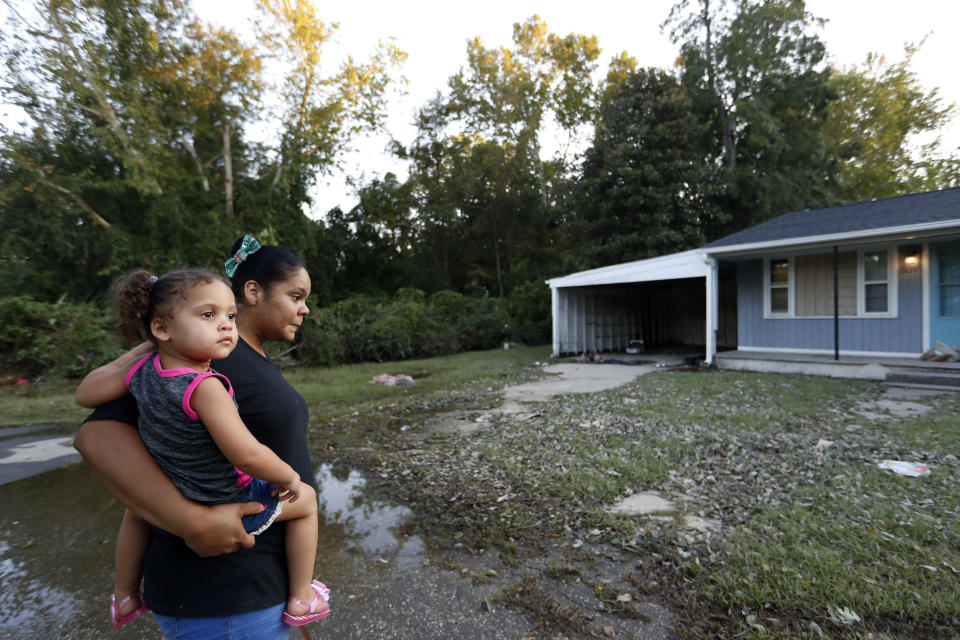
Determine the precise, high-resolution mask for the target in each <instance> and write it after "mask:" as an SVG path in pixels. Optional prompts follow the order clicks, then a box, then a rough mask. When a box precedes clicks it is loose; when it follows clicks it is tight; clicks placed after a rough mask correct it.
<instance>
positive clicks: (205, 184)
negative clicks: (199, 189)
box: [183, 136, 210, 191]
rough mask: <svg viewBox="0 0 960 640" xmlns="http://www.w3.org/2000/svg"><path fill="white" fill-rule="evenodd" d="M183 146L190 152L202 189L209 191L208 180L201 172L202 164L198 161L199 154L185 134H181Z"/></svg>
mask: <svg viewBox="0 0 960 640" xmlns="http://www.w3.org/2000/svg"><path fill="white" fill-rule="evenodd" d="M183 146H184V148H185V149H186V150H187V153H189V154H190V157H191V158H193V164H194V165H196V167H197V174H198V175H199V176H200V180H202V181H203V190H204V191H210V181H209V180H207V176H206V174H204V173H203V165H202V164H201V163H200V158H199V156H197V150H196V149H195V148H194V147H193V143H192V142H191V141H190V138H188V137H187V136H183Z"/></svg>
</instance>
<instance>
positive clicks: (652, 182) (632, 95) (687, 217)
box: [577, 69, 723, 268]
mask: <svg viewBox="0 0 960 640" xmlns="http://www.w3.org/2000/svg"><path fill="white" fill-rule="evenodd" d="M610 78H611V82H610V83H609V85H608V87H607V89H606V91H605V92H604V99H603V101H602V102H601V105H600V109H599V118H598V122H597V128H596V134H595V136H594V140H593V144H592V146H591V147H590V148H589V149H588V150H587V152H586V154H585V160H584V165H583V177H582V179H581V181H580V198H579V204H580V206H579V210H580V215H581V216H582V217H581V219H580V222H579V224H578V225H577V227H578V228H579V229H580V230H581V240H582V254H583V256H584V261H583V263H582V264H581V265H580V266H581V268H590V267H597V266H603V265H607V264H614V263H618V262H626V261H630V260H639V259H641V258H647V257H652V256H658V255H664V254H667V253H672V252H676V251H683V250H686V249H692V248H695V247H697V246H700V245H702V244H703V243H704V241H705V240H706V238H707V237H709V236H711V235H712V234H713V232H714V231H715V229H716V228H717V226H718V223H719V222H721V221H722V220H723V218H722V216H721V214H720V211H719V209H718V207H717V204H716V201H715V197H716V195H717V194H718V193H719V192H720V191H721V189H722V184H723V183H722V180H721V173H720V169H719V167H717V165H716V163H715V162H713V156H712V154H711V151H710V145H709V129H708V127H707V126H705V125H703V124H701V123H699V122H698V121H697V117H696V115H695V114H694V111H693V105H692V102H691V100H690V98H689V96H688V95H687V94H686V92H685V91H684V89H683V87H682V86H681V84H680V82H679V80H678V79H677V78H676V77H675V76H673V75H671V74H669V73H668V72H666V71H661V70H657V69H643V70H639V71H634V72H631V73H629V74H627V75H626V76H623V75H621V74H619V73H618V74H614V75H612V76H610Z"/></svg>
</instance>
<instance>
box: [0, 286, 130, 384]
mask: <svg viewBox="0 0 960 640" xmlns="http://www.w3.org/2000/svg"><path fill="white" fill-rule="evenodd" d="M118 346H119V345H118V343H117V341H116V340H115V339H114V338H113V337H112V336H111V335H110V333H109V332H108V331H107V328H106V320H105V317H104V313H103V312H102V311H101V310H100V309H99V308H97V307H96V306H95V305H93V304H71V303H60V304H51V303H47V302H38V301H36V300H34V299H32V298H30V297H29V296H16V297H11V298H4V299H2V300H0V359H2V362H3V365H4V368H6V369H10V370H13V371H15V372H17V374H18V375H24V376H29V377H36V376H42V377H45V378H46V377H50V378H64V377H66V378H73V377H78V376H82V375H85V374H86V373H87V372H89V371H90V370H91V369H94V368H96V367H98V366H100V365H101V364H104V363H105V362H108V361H109V360H110V359H111V358H112V357H114V356H115V355H116V352H117V350H118Z"/></svg>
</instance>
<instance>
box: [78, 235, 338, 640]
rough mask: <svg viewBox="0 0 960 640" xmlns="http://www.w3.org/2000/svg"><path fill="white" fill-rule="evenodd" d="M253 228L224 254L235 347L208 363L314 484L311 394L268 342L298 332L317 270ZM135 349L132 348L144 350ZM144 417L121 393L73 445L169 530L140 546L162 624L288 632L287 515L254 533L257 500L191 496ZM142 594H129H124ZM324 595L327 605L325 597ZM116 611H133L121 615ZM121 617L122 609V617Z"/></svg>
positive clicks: (105, 479)
mask: <svg viewBox="0 0 960 640" xmlns="http://www.w3.org/2000/svg"><path fill="white" fill-rule="evenodd" d="M248 239H249V236H246V237H245V238H244V239H243V240H238V241H237V242H235V243H234V246H233V247H232V248H231V251H230V255H231V256H234V257H232V258H231V259H230V260H229V261H228V264H227V270H228V273H230V274H231V279H230V283H231V284H230V287H231V289H232V291H233V294H234V296H235V299H236V305H237V316H236V330H237V333H238V334H239V337H238V339H237V341H236V346H235V348H234V349H233V350H232V352H230V353H229V355H227V356H226V357H225V358H223V359H220V360H214V361H213V362H212V363H211V364H212V367H213V369H214V370H215V371H216V372H218V373H219V374H222V375H223V376H224V377H225V378H226V379H227V380H229V383H230V384H231V385H232V389H233V393H234V400H235V401H236V405H237V409H238V411H239V416H240V418H241V419H242V421H243V424H245V425H246V428H247V429H248V430H249V432H250V434H251V435H252V436H253V437H254V438H255V439H256V440H257V441H259V443H261V444H263V445H265V446H266V447H267V448H269V449H270V450H271V451H272V452H273V453H274V454H276V456H277V457H279V459H280V460H282V462H283V463H285V464H286V465H289V467H292V469H293V470H294V471H295V472H296V474H298V475H299V478H300V479H302V481H303V482H304V483H306V484H308V485H310V486H312V485H313V484H314V479H313V470H312V467H311V464H310V458H309V452H308V449H307V442H306V430H307V424H308V412H307V405H306V402H305V401H304V399H303V398H302V397H301V396H300V394H299V393H297V391H296V390H294V389H293V387H291V386H290V385H289V384H288V383H287V382H286V381H285V380H284V378H283V376H282V375H281V373H280V371H279V369H278V368H277V367H276V365H275V364H274V363H273V362H272V361H271V360H270V359H269V358H268V357H267V356H266V354H265V352H264V344H265V343H266V342H268V341H281V342H289V341H291V340H293V339H294V338H295V337H296V334H297V331H298V329H299V328H300V325H301V323H302V322H303V319H304V317H305V316H306V315H307V314H308V313H309V309H308V308H307V306H306V300H307V297H308V296H309V294H310V289H311V283H310V277H309V275H308V273H307V270H306V268H305V266H304V263H303V261H302V260H300V259H299V258H298V257H297V256H295V255H294V254H292V253H291V252H289V251H287V250H286V249H282V248H280V247H273V246H264V247H260V246H259V245H256V243H255V242H253V243H251V242H249V240H248ZM250 240H252V239H250ZM254 246H256V248H253V247H254ZM251 249H253V250H251ZM231 272H232V273H231ZM140 349H141V351H143V348H142V347H141V348H140ZM138 355H139V353H138V354H135V355H134V356H132V357H131V358H130V360H139V358H138V357H137V356H138ZM161 375H164V374H163V373H161ZM138 421H139V412H138V409H137V404H136V402H134V401H133V399H132V398H131V397H130V396H129V395H127V396H124V397H123V398H121V399H120V400H117V401H114V402H110V403H108V404H105V405H103V406H101V407H99V408H98V409H96V410H95V411H94V413H93V414H92V415H91V416H90V417H89V418H88V419H87V421H86V422H85V424H84V425H83V427H82V428H81V430H80V432H79V434H78V435H77V438H76V441H75V446H76V448H77V449H78V450H79V451H80V453H81V454H82V455H83V458H84V461H85V462H86V463H87V465H88V467H90V469H91V470H92V471H93V472H94V474H95V475H96V476H97V478H98V479H99V480H100V482H101V483H102V484H103V485H104V486H105V487H106V488H107V489H108V490H109V491H110V492H111V493H112V494H113V495H114V496H115V497H116V498H117V499H119V500H120V501H122V502H123V503H124V504H126V505H127V506H128V507H129V508H130V509H131V510H132V511H133V512H135V513H136V514H137V515H138V516H139V517H140V518H142V519H143V520H146V521H147V522H149V523H150V524H152V525H154V526H155V527H157V528H159V529H162V530H164V531H165V532H170V533H172V534H174V535H166V534H156V533H155V534H153V535H150V537H149V542H148V543H147V547H146V553H145V555H143V575H144V594H143V603H144V604H145V605H146V607H147V608H149V609H151V610H152V611H153V613H154V617H155V618H156V619H157V622H158V624H159V625H160V627H161V630H162V631H163V633H164V636H165V637H167V638H170V639H173V638H177V639H180V638H183V639H186V638H197V639H203V640H219V639H220V638H223V639H227V638H230V640H279V639H281V638H283V639H286V638H287V634H288V629H289V627H287V625H286V624H285V623H284V622H283V619H282V616H284V614H285V611H287V612H289V610H290V609H289V608H288V607H289V606H291V605H289V604H288V596H289V595H290V594H289V592H288V567H287V559H286V555H285V546H284V539H285V529H286V523H285V522H280V521H278V522H274V523H273V524H272V525H271V526H269V528H267V529H266V530H265V531H263V532H262V533H261V534H260V535H258V536H257V538H256V542H255V543H254V538H253V536H252V535H250V534H249V533H247V531H246V530H245V529H244V526H243V524H242V522H241V517H242V516H249V515H252V514H256V513H259V512H260V511H261V510H262V509H263V507H262V505H261V504H259V503H257V502H240V503H237V502H232V503H227V504H218V505H216V506H206V505H203V504H200V503H197V502H194V501H191V500H188V499H187V498H185V497H184V496H183V495H182V494H181V492H180V491H179V490H178V489H177V487H176V486H175V485H174V484H173V483H172V482H171V480H170V478H169V477H168V476H167V475H166V474H165V473H164V472H163V471H162V470H161V469H160V467H159V466H158V465H157V463H156V462H155V461H154V459H153V457H152V456H151V455H150V453H148V451H147V449H146V448H145V447H144V444H143V442H142V441H141V439H140V437H139V435H138V432H137V424H138ZM309 493H310V495H312V492H309ZM119 551H120V550H119V548H118V553H119ZM317 595H320V594H319V592H318V594H317ZM138 604H139V603H137V602H136V601H135V600H134V601H133V602H132V603H130V602H128V603H127V604H126V605H125V606H126V607H128V608H130V607H131V606H132V605H138ZM308 604H311V603H308ZM312 604H313V607H314V608H316V607H317V605H316V604H315V603H312ZM117 606H119V603H117ZM319 606H320V607H323V608H324V609H325V604H323V603H321V604H320V605H319ZM123 613H124V614H126V612H125V611H124V612H123ZM119 619H120V620H132V618H128V617H124V615H120V616H119ZM287 619H288V621H289V617H287ZM117 621H118V614H115V615H114V624H115V625H116V623H117Z"/></svg>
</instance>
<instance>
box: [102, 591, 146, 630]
mask: <svg viewBox="0 0 960 640" xmlns="http://www.w3.org/2000/svg"><path fill="white" fill-rule="evenodd" d="M134 598H138V599H139V600H140V606H139V607H137V608H136V609H134V610H133V611H131V612H130V613H128V614H127V615H125V616H121V615H120V609H121V608H122V607H123V605H125V604H127V603H128V602H130V601H131V600H133V599H134ZM146 611H147V605H146V603H145V602H144V601H143V591H138V592H136V593H135V594H133V595H132V596H127V597H126V598H124V599H123V600H121V601H120V606H119V607H118V606H117V596H116V594H110V618H111V620H113V628H114V629H119V628H120V627H122V626H123V625H125V624H128V623H130V622H133V621H134V620H136V619H137V618H139V617H140V616H142V615H143V614H144V613H145V612H146Z"/></svg>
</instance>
